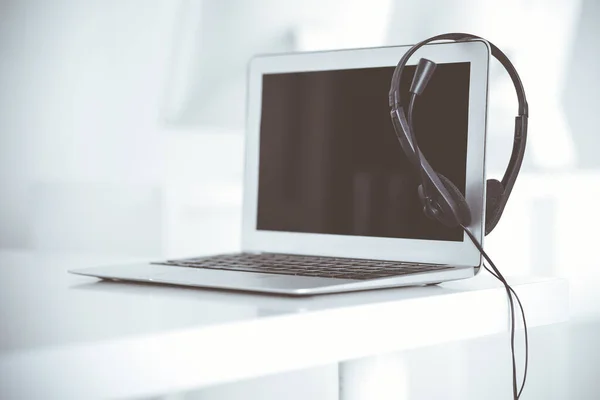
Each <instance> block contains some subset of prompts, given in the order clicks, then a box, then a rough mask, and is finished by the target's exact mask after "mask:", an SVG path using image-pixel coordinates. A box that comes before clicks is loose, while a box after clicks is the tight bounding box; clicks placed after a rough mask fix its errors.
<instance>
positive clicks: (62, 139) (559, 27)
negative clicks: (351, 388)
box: [0, 0, 600, 399]
mask: <svg viewBox="0 0 600 400" xmlns="http://www.w3.org/2000/svg"><path fill="white" fill-rule="evenodd" d="M599 20H600V1H597V0H503V1H475V0H419V1H417V0H369V1H366V0H364V1H358V0H356V1H351V0H318V1H317V0H304V1H302V2H297V1H288V0H254V1H246V0H173V1H166V0H164V1H159V0H151V1H149V0H146V1H142V0H118V1H117V0H87V1H80V0H53V1H47V0H18V1H17V0H0V249H11V250H21V251H40V252H54V253H65V252H66V253H85V254H101V255H103V256H104V255H110V256H114V257H145V258H150V259H157V258H158V259H160V258H164V257H183V256H188V255H200V254H205V253H216V252H221V251H233V250H237V249H239V240H240V230H241V200H242V172H243V146H244V136H243V135H244V118H245V96H246V87H245V78H246V76H245V73H246V65H247V61H248V59H249V58H250V57H251V56H252V55H254V54H257V53H269V52H288V51H289V52H291V51H307V50H323V49H338V48H353V47H366V46H382V45H400V44H412V43H415V42H417V41H420V40H422V39H423V38H426V37H429V36H432V35H434V34H439V33H444V32H454V31H457V32H461V31H462V32H470V33H474V34H477V35H480V36H483V37H485V38H487V39H489V40H490V41H492V42H493V43H495V44H496V45H498V46H499V47H500V48H501V49H503V50H504V51H505V52H506V53H507V54H508V55H509V57H510V58H511V60H512V61H513V63H514V64H515V66H516V68H517V70H518V71H519V73H520V75H521V78H522V80H523V82H524V85H525V89H526V92H527V96H528V101H529V105H530V129H529V141H528V147H527V154H526V158H525V162H524V166H523V169H522V172H521V175H520V177H519V179H518V181H517V184H516V187H515V189H514V192H513V195H512V197H511V199H510V201H509V203H508V206H507V208H506V211H505V213H504V216H503V218H502V220H501V222H500V224H499V225H498V227H497V228H496V230H495V231H494V232H493V233H492V234H491V235H490V236H489V237H488V238H487V239H486V243H485V245H486V248H487V249H488V250H489V253H490V255H491V256H492V258H493V259H494V260H496V263H497V265H498V266H499V268H501V269H502V270H503V271H505V275H509V276H518V275H541V276H559V277H564V278H567V279H569V282H570V285H571V310H572V320H571V322H570V323H568V324H565V325H564V326H563V325H561V326H556V327H548V328H538V329H536V330H535V331H534V332H533V333H532V346H533V348H532V357H533V360H532V363H531V368H532V370H531V372H530V374H531V375H530V377H529V383H528V386H527V389H526V392H528V393H527V395H528V396H527V398H532V399H537V398H544V399H567V398H568V399H595V398H597V393H599V392H600V383H599V382H598V381H597V379H595V378H596V377H597V376H598V373H599V372H600V290H598V288H599V287H600V286H599V285H600V260H599V259H598V255H597V251H596V250H597V246H598V239H599V237H598V235H597V233H596V226H599V225H600V213H595V212H593V210H594V208H595V207H594V205H595V204H596V203H597V200H596V199H597V198H598V197H599V196H600V158H599V157H598V156H597V152H598V150H600V135H599V134H598V126H599V125H600V112H598V111H599V110H598V106H599V103H600V101H599V100H598V93H600V80H599V79H598V77H597V71H598V70H600V25H599V24H598V21H599ZM516 110H517V107H516V98H515V95H514V90H513V88H512V85H511V83H510V80H509V78H508V76H507V75H506V73H505V72H504V71H503V69H502V68H501V67H500V66H499V64H498V63H496V62H494V63H493V64H492V67H491V73H490V108H489V119H488V127H489V130H488V152H487V173H488V176H490V177H496V178H499V177H501V174H502V173H503V172H504V168H505V166H506V163H507V161H508V158H509V155H510V150H511V148H512V134H513V125H514V116H515V115H516ZM407 357H408V359H409V365H410V368H408V369H407V374H408V375H409V377H408V382H409V384H408V390H409V393H410V398H411V399H421V398H422V399H432V398H435V399H439V398H444V399H482V398H485V399H496V398H497V397H494V396H496V391H495V390H494V387H498V385H503V384H504V383H505V382H507V381H508V379H509V378H510V370H509V368H508V366H509V364H508V362H509V359H508V353H507V342H506V338H505V337H502V338H489V339H485V340H477V341H469V342H463V343H456V344H449V345H446V346H441V347H436V348H435V349H424V350H420V351H415V352H412V353H411V354H409V355H407ZM450 371H451V373H450ZM281 379H284V378H283V377H282V378H281ZM433 382H435V384H433ZM290 384H291V383H290ZM227 390H233V389H227ZM232 393H233V392H231V393H230V398H234V396H235V395H234V394H232Z"/></svg>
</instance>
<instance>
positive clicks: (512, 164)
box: [389, 33, 529, 400]
mask: <svg viewBox="0 0 600 400" xmlns="http://www.w3.org/2000/svg"><path fill="white" fill-rule="evenodd" d="M473 39H475V40H485V39H483V38H481V37H479V36H475V35H471V34H468V33H447V34H443V35H437V36H433V37H431V38H429V39H426V40H423V41H422V42H419V43H417V44H416V45H414V46H412V47H411V48H410V49H409V50H408V51H407V52H406V53H405V54H404V56H403V57H402V58H401V59H400V62H398V65H397V66H396V69H395V70H394V75H393V77H392V84H391V87H390V92H389V105H390V107H391V109H392V110H391V117H392V124H393V126H394V131H395V133H396V136H397V137H398V141H399V142H400V145H401V146H402V149H403V150H404V152H405V153H406V155H407V157H408V159H409V160H410V162H411V163H412V164H413V165H414V167H415V169H416V170H417V172H418V174H419V177H420V181H421V183H420V185H419V187H418V194H419V199H420V201H421V204H422V205H423V211H424V213H425V215H427V216H428V217H429V218H432V219H434V220H437V221H439V222H441V223H442V224H443V225H445V226H447V227H449V228H454V227H458V226H460V227H461V228H462V229H463V230H464V231H465V233H466V234H467V235H468V236H469V238H470V239H471V241H472V242H473V244H474V245H475V246H476V247H477V249H478V250H479V252H480V253H481V254H482V255H483V257H484V259H485V260H486V261H487V262H488V264H489V265H490V266H491V268H492V269H491V270H490V269H489V268H488V267H487V266H486V265H485V264H484V265H483V267H484V268H485V269H486V270H488V271H489V272H490V273H491V274H492V275H493V276H495V277H496V278H497V279H498V280H499V281H501V282H502V283H503V284H504V286H505V288H506V293H507V295H508V299H509V304H510V311H511V313H510V315H511V324H510V328H511V350H512V351H511V354H512V372H513V379H512V381H513V385H512V386H513V399H514V400H518V399H519V398H520V397H521V393H522V392H523V388H524V387H525V381H526V379H527V365H528V357H529V342H528V334H527V323H526V321H525V311H524V309H523V305H522V304H521V300H520V299H519V296H518V295H517V293H516V292H515V291H514V290H513V288H512V287H511V286H510V285H509V284H508V282H507V281H506V279H505V278H504V276H503V275H502V273H501V272H500V271H499V270H498V268H496V266H495V265H494V263H493V262H492V260H491V259H490V257H489V256H488V255H487V254H486V252H485V250H484V249H483V246H482V245H481V243H479V242H478V241H477V239H476V238H475V236H474V235H473V234H472V233H471V232H470V231H469V230H468V229H467V227H468V226H469V225H470V224H471V210H470V209H469V206H468V204H467V201H466V200H465V197H464V195H463V194H462V193H461V191H460V190H459V189H458V188H457V187H456V186H455V185H454V184H453V183H452V182H451V181H450V180H449V179H448V178H446V177H445V176H444V175H442V174H440V173H437V172H435V171H434V170H433V168H432V167H431V165H430V164H429V163H428V162H427V159H426V158H425V156H423V153H421V150H420V149H419V146H418V144H417V139H416V137H415V134H414V128H413V123H412V118H413V109H414V105H415V100H416V98H417V96H419V95H421V94H422V93H423V90H425V86H427V83H428V82H429V79H430V78H431V76H432V75H433V73H434V71H435V68H436V64H435V63H434V62H433V61H431V60H427V59H424V58H421V59H420V60H419V63H418V65H417V68H416V71H415V75H414V77H413V80H412V83H411V86H410V93H411V97H410V101H409V103H408V110H407V113H405V112H404V108H403V106H402V105H401V103H400V78H401V76H402V72H403V71H404V68H405V67H406V64H407V62H408V60H409V58H410V57H411V56H412V55H413V54H414V53H415V52H416V51H417V50H418V49H419V48H420V47H422V46H423V45H425V44H427V43H430V42H433V41H438V40H452V41H455V42H461V41H468V40H473ZM486 42H487V43H488V44H489V45H490V47H491V50H492V51H491V53H492V55H493V56H494V57H495V58H496V59H497V60H498V61H500V63H501V64H502V65H503V66H504V68H505V69H506V71H507V72H508V75H510V78H511V79H512V81H513V84H514V86H515V91H516V92H517V97H518V99H519V112H518V115H517V117H516V119H515V137H514V143H513V150H512V154H511V157H510V161H509V163H508V167H507V168H506V172H505V173H504V177H503V178H502V181H501V182H500V181H498V180H496V179H489V180H488V181H487V184H486V192H487V193H486V221H485V234H486V235H487V234H488V233H490V232H491V231H492V230H493V229H494V227H495V226H496V224H497V223H498V221H499V220H500V217H501V216H502V212H503V211H504V207H505V206H506V202H507V201H508V197H509V196H510V193H511V191H512V188H513V186H514V184H515V181H516V179H517V175H518V174H519V170H520V169H521V164H522V162H523V156H524V154H525V143H526V141H527V120H528V117H529V111H528V106H527V100H526V99H525V90H524V89H523V84H522V83H521V79H520V78H519V75H518V74H517V71H516V69H515V67H514V66H513V65H512V63H511V62H510V60H509V59H508V57H507V56H506V55H505V54H504V53H503V52H502V51H500V49H499V48H498V47H496V46H494V45H493V44H492V43H490V42H488V41H486ZM513 296H514V298H515V299H516V301H517V302H518V305H519V307H520V309H521V316H522V318H523V325H524V330H525V367H524V373H523V381H522V383H521V388H520V389H517V372H516V371H517V368H516V361H515V351H514V348H515V347H514V338H515V308H514V302H513Z"/></svg>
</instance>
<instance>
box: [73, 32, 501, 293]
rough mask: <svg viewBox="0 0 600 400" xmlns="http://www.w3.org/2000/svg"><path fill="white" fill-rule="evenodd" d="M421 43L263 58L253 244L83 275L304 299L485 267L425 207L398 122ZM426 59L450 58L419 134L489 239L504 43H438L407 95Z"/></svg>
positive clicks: (253, 79)
mask: <svg viewBox="0 0 600 400" xmlns="http://www.w3.org/2000/svg"><path fill="white" fill-rule="evenodd" d="M409 48H410V46H394V47H380V48H364V49H349V50H336V51H318V52H301V53H292V54H276V55H262V56H258V57H255V58H253V59H252V60H251V61H250V63H249V67H248V91H247V96H248V97H247V104H246V119H247V126H246V136H245V146H246V148H245V172H244V196H243V212H242V215H243V221H242V242H241V251H240V252H239V253H232V254H216V255H212V256H202V257H192V258H185V259H172V260H166V259H165V260H153V261H149V262H147V263H137V264H130V265H108V266H98V267H91V268H83V269H76V270H71V271H69V272H71V273H74V274H80V275H87V276H93V277H97V278H101V279H111V280H123V281H132V282H146V283H148V282H149V283H157V284H169V285H182V286H193V287H201V288H218V289H228V290H240V291H250V292H263V293H276V294H283V295H294V296H300V295H316V294H325V293H339V292H349V291H358V290H368V289H381V288H391V287H400V286H414V285H428V284H437V283H441V282H445V281H451V280H458V279H467V278H470V277H473V276H474V275H475V274H476V273H477V271H478V270H479V267H480V266H481V262H482V260H481V255H480V253H479V251H478V250H477V249H476V248H475V246H473V244H472V243H471V241H470V240H469V238H468V237H467V236H466V235H465V234H464V232H462V230H461V228H457V229H450V228H446V227H444V226H442V225H441V224H439V223H437V222H436V221H433V220H430V219H428V218H427V217H426V216H425V215H424V213H423V212H422V209H421V205H420V203H419V199H418V195H417V183H418V181H417V175H416V174H415V172H414V170H413V169H412V167H411V164H410V162H409V161H408V160H407V158H406V156H405V155H404V153H403V151H402V149H401V147H400V144H399V143H398V141H397V138H396V135H395V134H394V130H393V127H392V123H391V120H390V109H389V106H388V97H387V94H388V90H389V86H390V82H391V78H392V74H393V71H394V67H395V65H396V63H397V62H398V61H399V60H400V58H401V57H402V55H403V54H404V53H405V52H406V51H407V50H408V49H409ZM420 57H427V58H430V59H432V60H434V61H435V62H436V63H437V69H436V72H435V74H434V76H433V78H432V79H431V81H430V83H429V85H428V87H427V90H426V91H425V93H423V95H422V96H421V97H420V98H419V100H418V102H417V103H416V105H415V112H414V125H415V130H416V136H417V141H418V143H419V146H420V148H421V149H422V151H423V153H424V154H426V155H427V158H428V160H429V161H430V163H431V165H432V166H433V167H434V168H435V169H436V170H437V171H438V172H440V173H442V174H444V175H445V176H446V177H448V178H449V179H450V180H452V181H453V182H454V183H455V184H456V186H457V187H458V188H459V189H460V190H461V191H462V193H463V194H465V195H466V199H467V202H468V203H469V206H470V209H471V212H472V213H473V215H472V223H471V226H470V227H469V229H470V230H471V232H472V233H473V234H474V235H475V237H476V238H477V240H478V241H480V242H481V241H482V240H483V236H484V235H483V232H484V230H483V229H484V219H483V218H484V215H485V210H484V207H485V202H484V196H485V185H484V182H485V174H484V164H485V134H486V114H487V91H488V89H487V85H488V68H489V58H490V50H489V47H488V45H487V44H486V43H485V42H483V41H470V42H460V43H445V44H432V45H428V46H424V47H423V48H422V49H421V50H420V51H419V52H417V54H416V55H415V56H414V57H412V59H411V60H410V61H409V67H408V69H407V71H406V72H405V73H404V75H403V81H402V82H401V87H404V88H405V90H406V91H407V92H408V88H409V86H410V82H411V80H412V75H413V74H414V70H415V64H416V63H417V62H418V60H419V58H420ZM405 98H408V96H406V97H405ZM241 110H242V107H241V105H240V107H239V109H238V105H236V104H232V110H231V111H232V112H242V111H241Z"/></svg>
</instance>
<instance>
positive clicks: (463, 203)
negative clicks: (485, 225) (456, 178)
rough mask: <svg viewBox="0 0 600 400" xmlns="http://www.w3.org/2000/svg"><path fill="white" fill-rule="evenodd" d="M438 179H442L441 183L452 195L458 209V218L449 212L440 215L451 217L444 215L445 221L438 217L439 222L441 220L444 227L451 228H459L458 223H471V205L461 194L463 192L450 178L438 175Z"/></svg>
mask: <svg viewBox="0 0 600 400" xmlns="http://www.w3.org/2000/svg"><path fill="white" fill-rule="evenodd" d="M437 175H438V177H439V178H440V181H441V182H442V183H443V184H444V187H445V188H446V190H448V192H449V193H450V196H452V199H453V200H454V203H455V204H456V206H457V208H458V214H459V215H458V216H456V217H455V216H454V215H452V214H451V211H450V210H448V211H447V212H443V213H440V214H450V215H444V216H443V217H442V218H444V221H442V220H441V218H440V217H438V220H440V222H442V223H443V224H444V225H446V226H449V227H455V226H457V222H458V223H461V224H462V223H463V221H469V220H470V218H471V210H470V209H469V205H468V204H467V200H465V197H464V196H463V194H462V193H461V191H460V190H459V189H458V188H457V187H456V185H454V183H452V181H451V180H450V179H448V178H446V177H445V176H444V175H442V174H440V173H438V174H437ZM456 218H458V221H457V220H456Z"/></svg>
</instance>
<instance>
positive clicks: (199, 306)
mask: <svg viewBox="0 0 600 400" xmlns="http://www.w3.org/2000/svg"><path fill="white" fill-rule="evenodd" d="M114 261H115V260H114V259H112V260H110V259H107V258H100V257H86V256H62V255H48V254H46V255H40V254H32V253H14V252H13V253H11V252H0V320H1V321H2V324H1V325H0V377H2V378H0V379H1V381H0V398H11V397H14V395H15V394H19V395H21V396H23V397H24V398H38V397H44V396H47V395H48V394H49V393H55V394H60V397H61V398H90V395H93V396H97V397H101V398H108V397H111V398H114V397H137V396H145V395H153V394H161V393H167V392H172V391H177V390H185V389H192V388H199V387H205V386H210V385H214V384H219V383H225V382H229V381H234V380H239V379H243V378H250V377H256V376H261V375H266V374H271V373H277V372H283V371H289V370H293V369H300V368H308V367H313V366H318V365H324V364H328V363H335V362H339V361H344V360H350V359H355V358H359V357H365V356H369V355H374V354H380V353H388V352H393V351H399V350H405V349H410V348H417V347H421V346H428V345H433V344H438V343H443V342H448V341H454V340H462V339H469V338H474V337H479V336H484V335H491V334H497V333H502V332H506V331H507V328H508V311H507V299H506V292H505V291H504V290H503V289H502V288H501V287H500V285H499V284H497V283H496V282H495V281H494V279H493V278H491V277H490V276H489V275H487V273H482V274H480V275H479V276H477V277H476V278H473V279H469V280H464V281H460V282H451V283H445V284H443V285H439V286H430V287H415V288H401V289H386V290H377V291H368V292H359V293H348V294H337V295H324V296H317V297H309V298H287V297H278V296H270V295H258V294H245V293H236V292H225V291H216V290H201V289H188V288H181V287H169V286H160V285H144V284H129V283H116V282H104V281H98V280H96V279H93V278H87V277H82V276H76V275H71V274H68V273H67V272H66V271H67V270H68V269H70V268H75V267H85V266H94V265H98V264H105V263H107V262H114ZM118 261H132V260H118ZM511 283H512V284H513V287H514V288H515V290H516V291H517V292H518V293H519V295H520V297H521V300H522V302H523V305H524V307H525V309H526V313H527V322H528V325H529V326H531V327H535V326H540V325H546V324H552V323H558V322H562V321H565V320H566V319H567V318H568V287H567V283H566V281H564V280H561V279H543V278H527V279H520V280H512V281H511Z"/></svg>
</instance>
